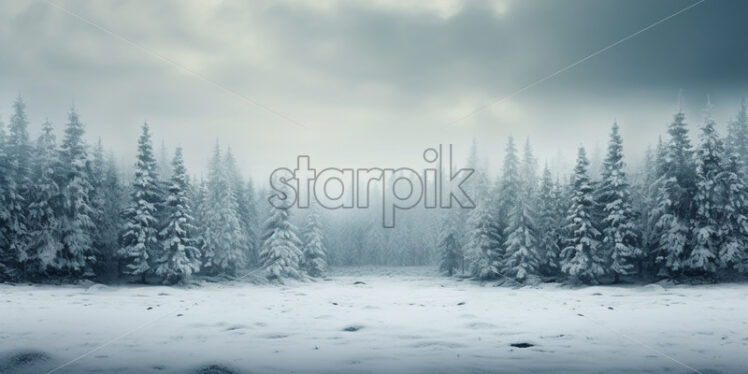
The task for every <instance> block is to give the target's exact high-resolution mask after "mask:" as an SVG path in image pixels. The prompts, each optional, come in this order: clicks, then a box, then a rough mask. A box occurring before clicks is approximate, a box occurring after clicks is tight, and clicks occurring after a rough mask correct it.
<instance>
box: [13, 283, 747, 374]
mask: <svg viewBox="0 0 748 374" xmlns="http://www.w3.org/2000/svg"><path fill="white" fill-rule="evenodd" d="M356 282H364V284H354V283H356ZM113 339H116V340H113ZM107 342H110V344H106V343H107ZM515 343H529V344H533V345H534V346H532V347H527V348H515V347H512V346H511V344H515ZM102 345H104V346H102ZM92 350H93V352H91V353H88V354H87V352H90V351H92ZM81 355H84V356H82V357H81ZM746 356H748V285H734V284H728V285H718V286H697V287H685V286H678V287H668V288H663V287H661V286H659V285H649V286H644V287H641V286H636V287H634V286H632V287H589V288H582V289H573V290H570V289H567V288H564V287H561V286H557V285H543V286H542V287H541V288H539V289H538V288H532V287H524V288H520V289H510V288H502V287H484V286H481V285H479V284H477V283H474V282H471V281H467V280H465V281H460V280H456V279H446V278H443V277H439V276H438V275H437V274H436V273H435V272H434V271H433V270H431V269H424V268H405V269H388V270H381V269H380V270H378V271H372V270H354V269H345V270H339V271H337V272H335V273H333V274H332V276H331V279H330V280H326V281H319V282H308V283H294V284H291V285H286V286H255V285H249V284H241V283H232V284H227V285H218V284H208V285H205V286H203V287H198V288H191V289H181V288H170V287H156V286H150V287H140V286H129V287H117V288H111V287H106V286H102V285H94V286H89V287H81V286H30V285H16V286H10V285H0V372H2V373H13V372H24V373H25V372H34V373H37V372H38V373H47V372H49V371H50V370H52V369H55V368H56V367H59V366H60V365H63V364H65V363H66V362H69V361H70V360H73V359H75V358H76V357H80V359H79V360H77V361H75V362H73V363H71V364H69V365H68V366H64V367H62V368H60V369H59V370H57V371H55V372H56V373H80V372H107V373H108V372H119V373H225V372H236V373H450V374H451V373H503V372H506V373H519V372H554V373H556V372H566V373H580V372H652V373H662V372H672V373H689V372H702V373H734V372H748V369H747V367H748V366H746V364H747V363H748V358H747V357H746ZM688 367H692V368H694V369H695V371H693V370H690V369H688ZM222 370H223V371H222Z"/></svg>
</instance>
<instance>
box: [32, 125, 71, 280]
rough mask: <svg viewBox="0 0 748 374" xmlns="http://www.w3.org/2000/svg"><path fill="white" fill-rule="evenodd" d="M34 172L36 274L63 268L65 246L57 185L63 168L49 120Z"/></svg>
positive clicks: (34, 262)
mask: <svg viewBox="0 0 748 374" xmlns="http://www.w3.org/2000/svg"><path fill="white" fill-rule="evenodd" d="M34 154H35V158H34V167H33V171H32V175H33V184H32V188H31V190H30V193H29V197H30V199H29V201H30V204H29V216H28V228H29V238H30V240H29V244H30V245H29V256H30V258H31V259H32V261H33V270H32V271H33V272H34V273H36V274H39V275H41V274H43V273H45V272H46V271H47V269H49V268H52V269H59V267H60V265H61V264H60V263H59V258H60V257H61V253H60V252H61V251H62V249H63V245H62V222H61V220H60V217H59V216H58V212H60V211H61V206H62V195H61V193H60V187H59V185H58V184H57V180H58V179H59V165H58V159H57V144H56V141H55V135H54V132H53V129H52V125H51V124H50V123H49V121H47V122H45V123H44V124H43V125H42V134H41V135H40V136H39V139H38V140H37V145H36V150H35V152H34Z"/></svg>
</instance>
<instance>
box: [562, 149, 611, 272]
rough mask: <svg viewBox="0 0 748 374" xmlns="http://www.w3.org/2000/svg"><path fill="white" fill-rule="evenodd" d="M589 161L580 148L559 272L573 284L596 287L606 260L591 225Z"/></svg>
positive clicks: (592, 201) (598, 234)
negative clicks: (581, 283) (567, 276)
mask: <svg viewBox="0 0 748 374" xmlns="http://www.w3.org/2000/svg"><path fill="white" fill-rule="evenodd" d="M588 166H589V161H587V156H586V154H585V152H584V148H582V147H580V148H579V153H578V157H577V166H576V167H575V168H574V180H573V186H574V188H573V192H572V194H573V195H572V198H571V207H570V208H569V216H568V218H567V221H568V226H567V228H566V231H567V235H568V237H567V238H566V240H565V244H566V247H565V248H564V249H563V250H562V251H561V271H563V272H564V273H566V274H568V275H569V277H571V279H572V281H573V282H578V281H581V282H584V283H588V284H595V283H597V282H598V279H599V277H600V276H601V275H603V274H604V272H605V268H604V265H605V259H604V258H603V256H602V253H601V251H600V241H599V237H600V232H599V231H598V230H597V228H595V227H594V225H593V222H592V210H593V209H594V204H595V202H594V199H593V193H594V190H593V188H592V186H591V185H590V178H589V176H588V175H587V167H588Z"/></svg>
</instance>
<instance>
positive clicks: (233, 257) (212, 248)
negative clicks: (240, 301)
mask: <svg viewBox="0 0 748 374" xmlns="http://www.w3.org/2000/svg"><path fill="white" fill-rule="evenodd" d="M222 161H223V159H222V157H221V149H220V147H219V145H218V143H216V146H215V150H214V153H213V158H212V160H211V162H210V170H209V172H210V173H209V176H208V196H207V199H206V209H205V214H206V216H205V217H204V218H205V222H204V224H205V233H204V235H205V245H206V247H207V248H208V249H207V251H208V252H207V253H206V255H208V254H209V255H212V257H211V258H209V259H207V260H208V261H207V262H206V264H205V265H206V266H207V267H208V268H209V269H210V270H211V271H212V272H213V273H224V274H228V275H236V271H237V270H238V269H239V268H241V267H243V266H244V265H245V264H246V250H245V249H244V248H245V247H244V244H245V241H244V235H243V233H242V228H241V224H240V223H239V217H238V213H237V202H236V195H235V194H234V191H233V188H232V183H231V179H230V176H229V173H228V171H227V170H226V167H225V165H224V164H223V162H222Z"/></svg>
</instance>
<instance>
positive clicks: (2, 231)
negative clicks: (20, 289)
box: [0, 119, 15, 281]
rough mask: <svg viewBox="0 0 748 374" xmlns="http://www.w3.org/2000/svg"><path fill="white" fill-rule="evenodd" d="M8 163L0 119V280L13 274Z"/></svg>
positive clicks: (2, 125) (3, 129) (2, 124)
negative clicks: (9, 230) (9, 229)
mask: <svg viewBox="0 0 748 374" xmlns="http://www.w3.org/2000/svg"><path fill="white" fill-rule="evenodd" d="M9 166H10V165H9V164H8V157H7V153H6V139H5V124H4V123H3V121H2V119H0V281H2V280H9V279H12V278H13V276H14V261H13V259H14V257H15V256H13V254H12V253H11V252H10V250H9V247H10V244H9V238H8V236H9V232H8V228H9V219H10V210H9V209H8V201H9V199H10V193H11V191H10V187H11V178H10V167H9Z"/></svg>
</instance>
